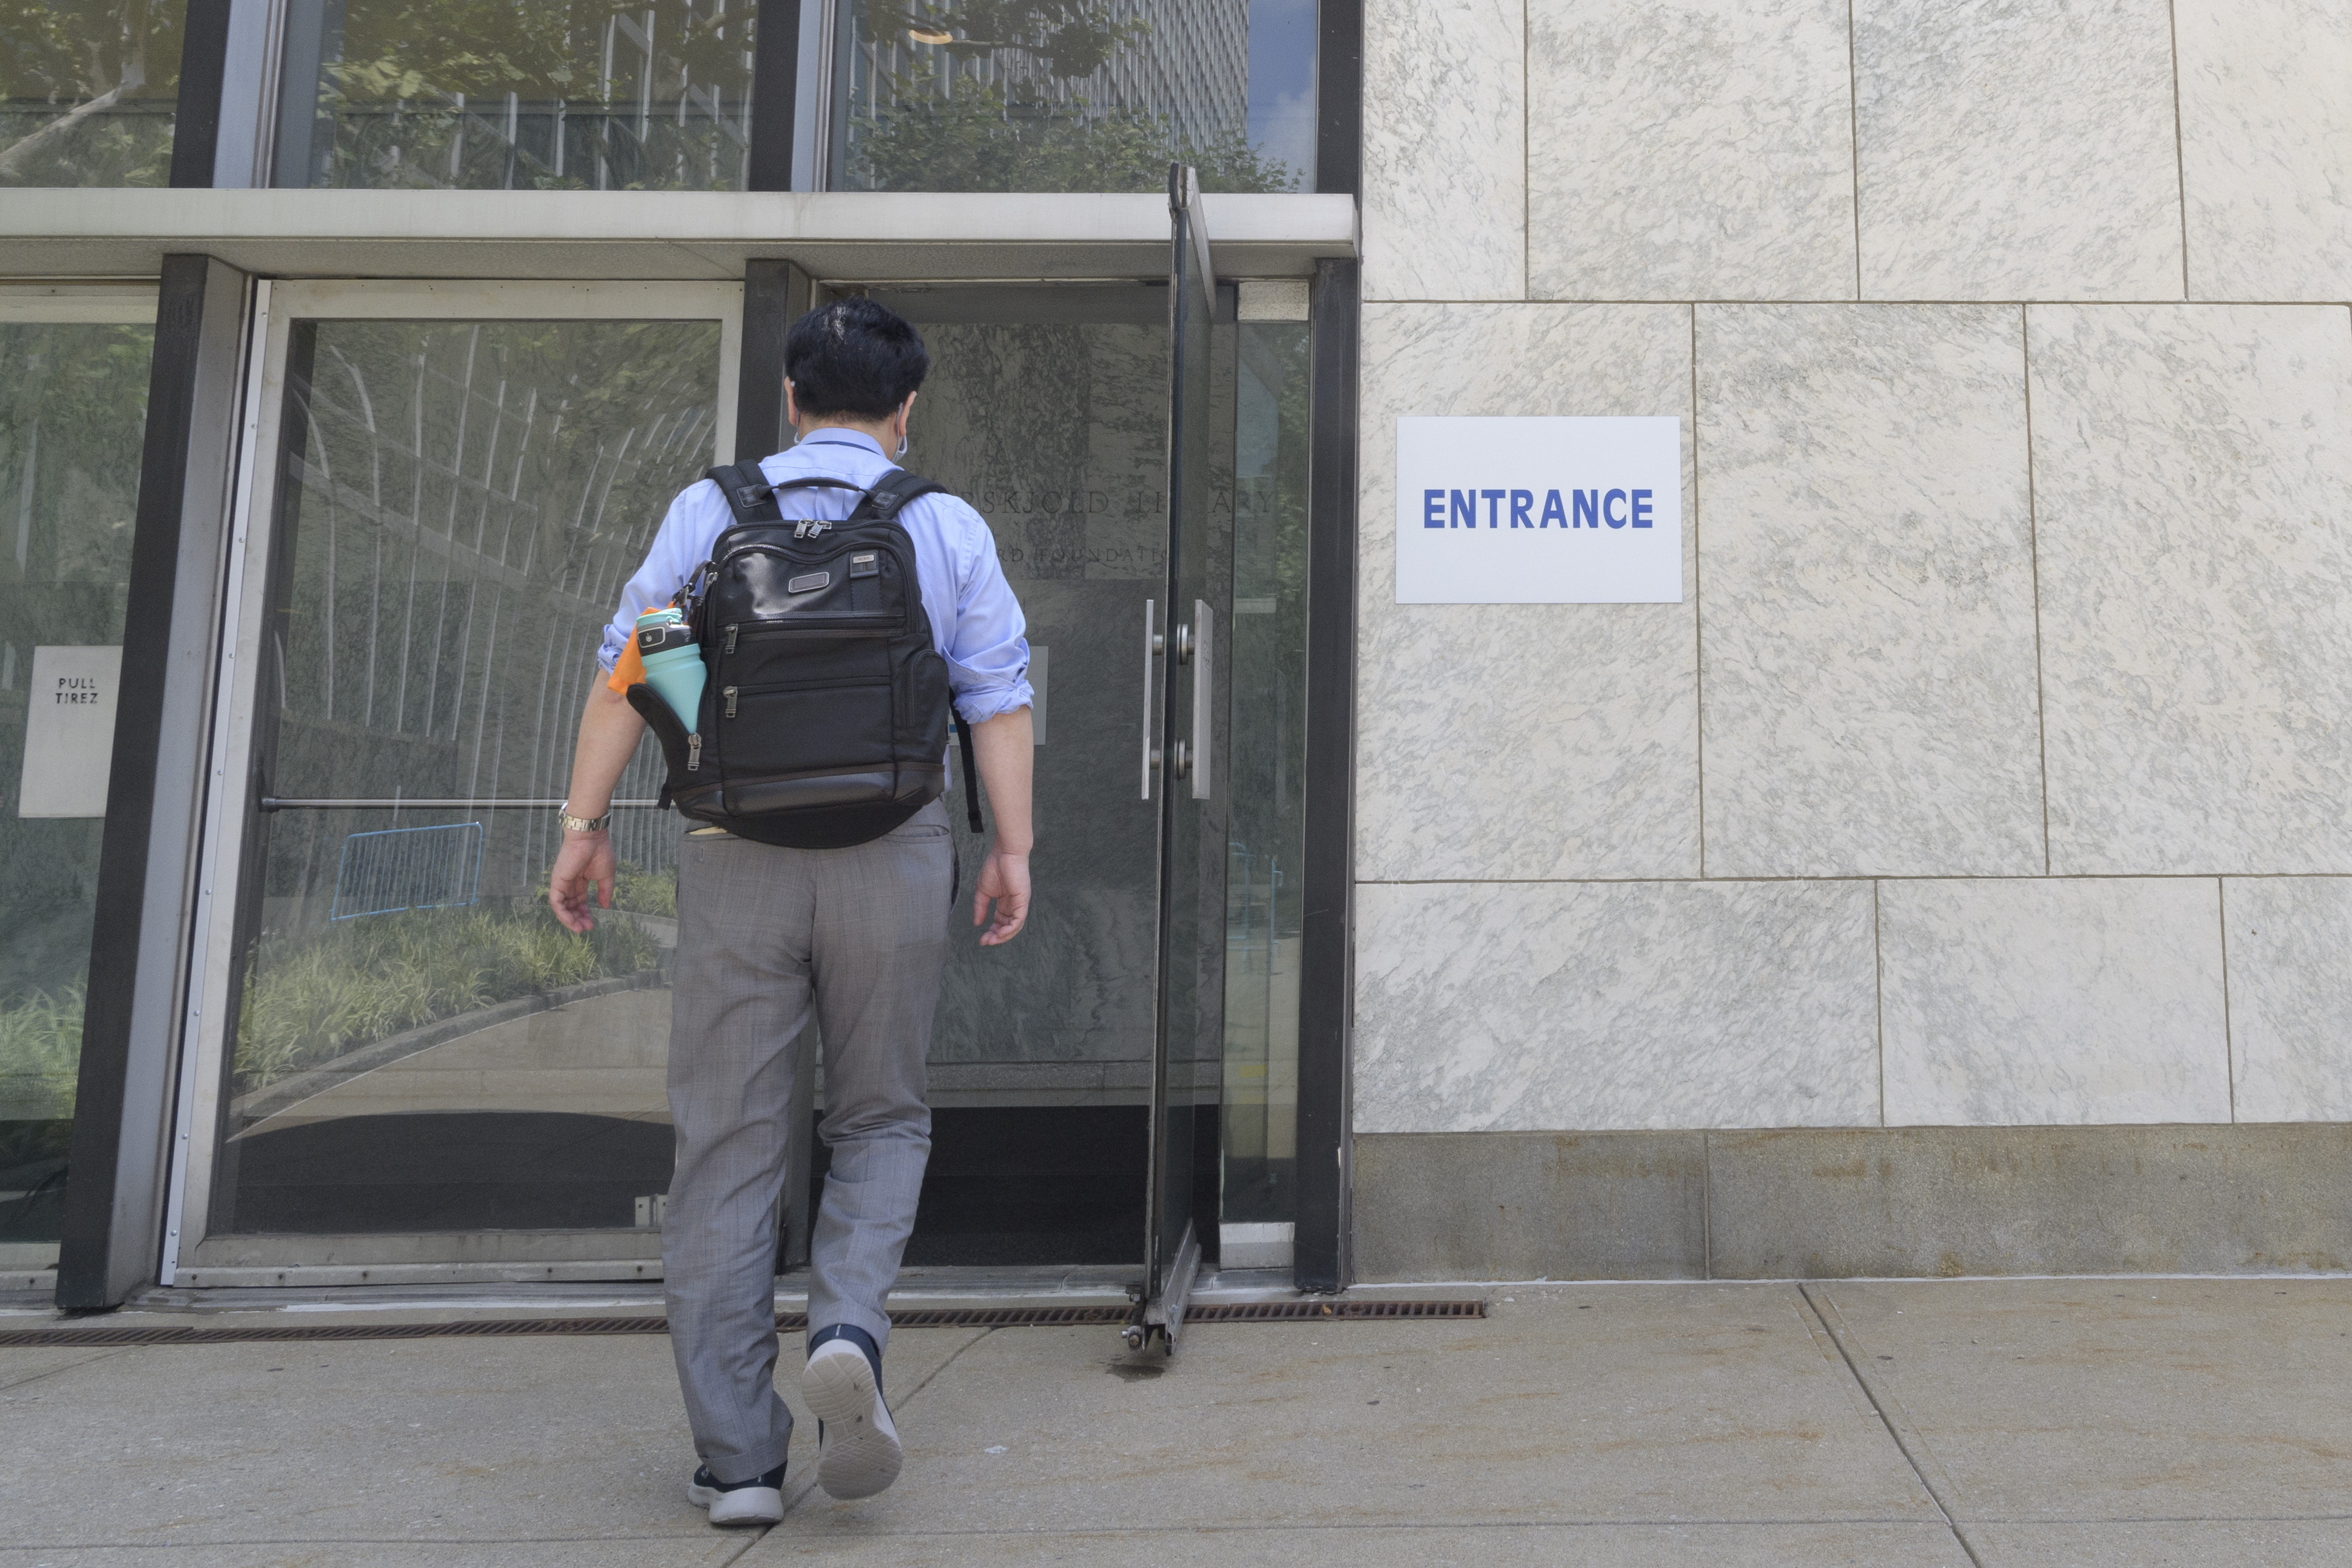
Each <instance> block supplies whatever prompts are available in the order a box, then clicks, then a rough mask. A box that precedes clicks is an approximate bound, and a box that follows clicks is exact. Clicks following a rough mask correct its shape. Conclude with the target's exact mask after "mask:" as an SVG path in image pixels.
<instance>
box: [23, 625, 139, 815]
mask: <svg viewBox="0 0 2352 1568" xmlns="http://www.w3.org/2000/svg"><path fill="white" fill-rule="evenodd" d="M121 685H122V650H121V648H119V647H36V648H35V649H33V679H32V683H31V685H30V686H29V687H28V688H27V689H26V707H25V772H24V774H23V776H22V778H21V779H20V780H19V781H18V784H17V786H16V815H17V816H105V815H106V775H107V770H108V769H109V768H110V767H111V766H112V765H113V762H114V698H115V693H116V692H117V691H118V690H120V689H121Z"/></svg>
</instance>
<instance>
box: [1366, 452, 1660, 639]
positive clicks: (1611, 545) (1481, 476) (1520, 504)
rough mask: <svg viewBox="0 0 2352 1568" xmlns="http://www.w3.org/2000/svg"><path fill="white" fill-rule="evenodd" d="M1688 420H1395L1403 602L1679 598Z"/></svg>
mask: <svg viewBox="0 0 2352 1568" xmlns="http://www.w3.org/2000/svg"><path fill="white" fill-rule="evenodd" d="M1682 436H1683V422H1682V419H1681V416H1678V415H1658V416H1626V417H1603V416H1595V417H1563V416H1511V415H1500V416H1491V417H1488V416H1468V415H1465V416H1407V417H1404V418H1401V419H1399V420H1398V421H1397V521H1396V602H1397V603H1398V604H1400V605H1679V604H1681V603H1682V602H1683V506H1682V500H1683V439H1682Z"/></svg>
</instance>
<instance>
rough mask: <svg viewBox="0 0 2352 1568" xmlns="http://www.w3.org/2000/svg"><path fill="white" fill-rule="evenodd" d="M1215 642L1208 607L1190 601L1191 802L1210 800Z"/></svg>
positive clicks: (1214, 692) (1214, 693)
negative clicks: (1212, 673)
mask: <svg viewBox="0 0 2352 1568" xmlns="http://www.w3.org/2000/svg"><path fill="white" fill-rule="evenodd" d="M1213 646H1214V640H1213V637H1211V636H1210V620H1209V605H1208V602H1207V601H1206V600H1204V599H1195V600H1193V601H1192V798H1193V799H1194V800H1206V799H1208V798H1209V794H1210V786H1211V784H1212V782H1213V779H1214V776H1215V775H1214V774H1213V773H1211V771H1210V767H1209V742H1210V741H1211V740H1212V739H1213V735H1214V730H1213V726H1214V725H1215V723H1216V717H1217V709H1216V702H1215V696H1216V686H1217V683H1216V681H1215V680H1214V679H1212V677H1211V674H1210V669H1211V666H1210V662H1209V660H1210V650H1211V648H1212V647H1213Z"/></svg>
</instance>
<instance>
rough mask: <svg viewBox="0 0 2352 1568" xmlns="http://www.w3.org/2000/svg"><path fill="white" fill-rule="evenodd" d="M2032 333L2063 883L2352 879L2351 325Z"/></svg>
mask: <svg viewBox="0 0 2352 1568" xmlns="http://www.w3.org/2000/svg"><path fill="white" fill-rule="evenodd" d="M2027 338H2028V364H2029V367H2030V376H2031V381H2032V397H2033V471H2034V485H2035V498H2036V510H2037V517H2038V531H2039V563H2040V575H2041V604H2042V699H2043V704H2044V721H2045V727H2046V741H2047V752H2048V765H2049V791H2050V851H2051V868H2052V869H2053V870H2054V871H2057V872H2059V873H2061V874H2067V873H2075V874H2090V875H2116V876H2127V875H2136V874H2148V873H2158V872H2199V873H2202V872H2226V873H2241V874H2247V873H2263V872H2302V873H2326V872H2334V873H2341V872H2346V871H2352V811H2347V810H2346V798H2345V796H2346V781H2347V779H2352V615H2347V612H2346V594H2347V584H2352V313H2347V311H2346V310H2345V309H2344V308H2343V307H2342V306H2317V305H2267V306H2263V305H2169V306H2161V305H2159V306H2104V307H2103V306H2063V305H2051V306H2042V305H2037V306H2034V307H2032V309H2031V310H2029V311H2028V312H2027Z"/></svg>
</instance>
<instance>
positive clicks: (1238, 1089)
mask: <svg viewBox="0 0 2352 1568" xmlns="http://www.w3.org/2000/svg"><path fill="white" fill-rule="evenodd" d="M1236 331H1237V335H1238V337H1239V339H1240V342H1239V347H1238V353H1237V355H1236V358H1237V359H1238V361H1239V363H1238V366H1237V373H1236V376H1235V387H1234V614H1233V620H1232V626H1233V661H1234V665H1233V681H1234V687H1233V731H1232V734H1233V739H1232V742H1231V750H1230V752H1229V753H1228V755H1229V757H1230V759H1231V760H1230V763H1229V764H1228V765H1229V766H1230V768H1231V770H1232V772H1231V774H1230V777H1231V779H1232V785H1233V805H1232V808H1231V816H1230V817H1229V822H1230V824H1231V826H1230V833H1231V840H1230V843H1229V844H1228V846H1227V852H1228V854H1229V856H1230V859H1229V861H1228V863H1227V866H1226V870H1225V910H1226V912H1225V1066H1224V1116H1223V1146H1224V1147H1223V1155H1224V1159H1223V1187H1224V1190H1223V1210H1222V1213H1221V1215H1220V1218H1221V1220H1222V1222H1223V1225H1224V1226H1225V1234H1226V1237H1227V1245H1226V1247H1225V1251H1226V1254H1227V1257H1226V1258H1225V1265H1226V1267H1228V1268H1231V1267H1235V1266H1237V1265H1238V1266H1242V1267H1255V1266H1264V1265H1268V1264H1273V1263H1277V1262H1281V1261H1286V1253H1287V1247H1286V1246H1285V1245H1284V1239H1283V1238H1284V1237H1285V1235H1286V1233H1285V1232H1284V1231H1283V1229H1282V1227H1283V1226H1287V1225H1289V1224H1291V1223H1292V1222H1293V1221H1294V1219H1295V1218H1296V1212H1297V1205H1296V1199H1295V1195H1294V1189H1293V1185H1292V1173H1293V1169H1294V1165H1295V1155H1296V1152H1297V1126H1298V937H1299V926H1300V921H1301V917H1302V915H1303V913H1304V906H1303V904H1302V903H1301V901H1300V895H1301V893H1302V891H1303V889H1304V883H1303V881H1302V880H1301V879H1300V877H1299V874H1298V871H1299V862H1300V858H1301V856H1302V852H1303V848H1304V842H1305V841H1304V838H1303V837H1302V830H1303V828H1304V826H1305V817H1304V814H1303V811H1302V809H1301V805H1302V803H1301V798H1300V789H1299V786H1300V784H1301V783H1302V780H1303V773H1304V769H1305V765H1306V761H1307V742H1306V722H1305V721H1306V717H1307V388H1308V384H1309V381H1308V364H1307V323H1306V322H1304V321H1295V322H1294V321H1244V322H1243V323H1242V324H1241V326H1240V327H1239V328H1238V329H1237V330H1236ZM1236 1227H1240V1228H1239V1229H1238V1231H1237V1229H1236Z"/></svg>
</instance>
